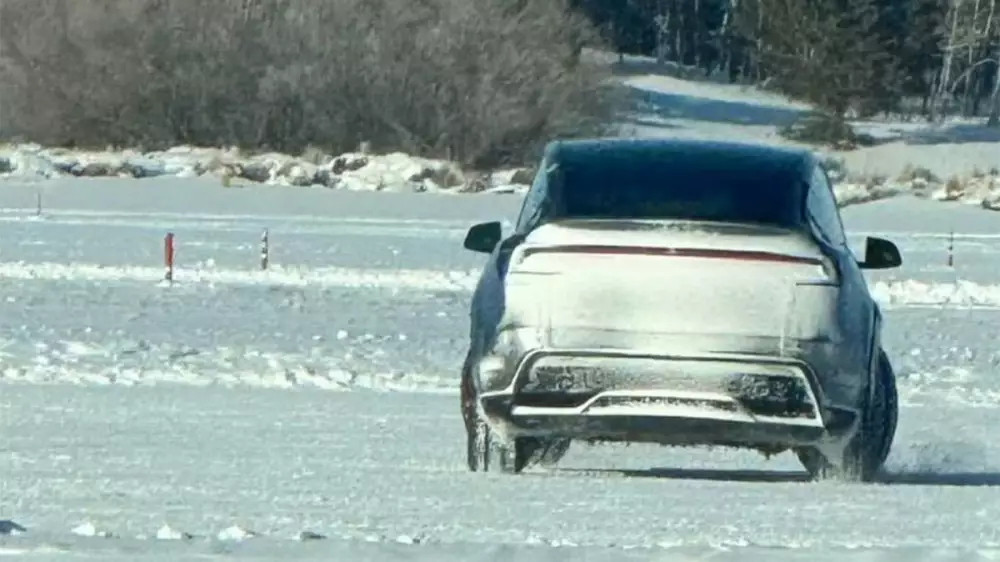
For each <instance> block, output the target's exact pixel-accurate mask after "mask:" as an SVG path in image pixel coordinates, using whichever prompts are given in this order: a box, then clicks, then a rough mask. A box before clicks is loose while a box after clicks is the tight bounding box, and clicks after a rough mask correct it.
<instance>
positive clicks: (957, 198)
mask: <svg viewBox="0 0 1000 562" xmlns="http://www.w3.org/2000/svg"><path fill="white" fill-rule="evenodd" d="M833 191H834V195H835V196H836V197H837V202H838V203H839V204H840V206H841V207H847V206H849V205H857V204H860V203H869V202H872V201H879V200H882V199H888V198H890V197H897V196H900V195H912V196H916V197H919V198H923V199H929V200H933V201H944V202H955V203H962V204H966V205H974V206H977V207H982V208H984V209H987V210H990V211H998V210H1000V173H998V174H989V175H973V176H971V177H967V178H952V179H950V180H948V181H942V180H940V179H937V178H933V177H931V178H927V177H916V178H909V179H897V180H886V179H884V178H879V177H873V178H869V179H866V180H862V181H858V180H845V181H841V182H835V183H834V188H833Z"/></svg>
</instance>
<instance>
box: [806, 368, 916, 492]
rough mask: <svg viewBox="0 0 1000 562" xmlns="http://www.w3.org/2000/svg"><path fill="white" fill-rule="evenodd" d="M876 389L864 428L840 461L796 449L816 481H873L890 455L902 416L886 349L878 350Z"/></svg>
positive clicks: (817, 451) (865, 412)
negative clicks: (900, 415)
mask: <svg viewBox="0 0 1000 562" xmlns="http://www.w3.org/2000/svg"><path fill="white" fill-rule="evenodd" d="M877 369H878V370H877V371H876V373H875V380H874V382H875V385H876V386H875V392H874V393H873V396H872V400H871V402H870V403H869V404H868V407H867V408H865V410H864V411H863V413H862V419H861V427H859V428H858V431H857V433H856V434H855V435H854V437H852V438H851V440H850V442H849V443H848V444H847V446H846V447H845V448H844V453H843V458H842V459H840V462H831V461H830V459H827V458H826V457H825V456H824V455H823V454H822V453H821V452H820V451H819V450H818V449H816V448H812V447H809V448H803V449H799V450H797V451H796V454H797V455H798V457H799V460H800V461H801V462H802V466H804V467H805V469H806V471H807V472H809V474H810V476H811V477H812V478H813V479H816V480H829V479H834V480H848V481H854V482H871V481H873V480H875V478H877V477H878V475H879V472H880V471H881V469H882V466H883V465H884V464H885V461H886V459H887V458H888V457H889V452H890V450H891V449H892V442H893V440H894V439H895V436H896V425H897V423H898V419H899V396H898V394H897V389H896V375H895V373H894V372H893V368H892V364H891V363H890V362H889V357H888V356H887V355H886V353H885V351H883V350H879V355H878V364H877Z"/></svg>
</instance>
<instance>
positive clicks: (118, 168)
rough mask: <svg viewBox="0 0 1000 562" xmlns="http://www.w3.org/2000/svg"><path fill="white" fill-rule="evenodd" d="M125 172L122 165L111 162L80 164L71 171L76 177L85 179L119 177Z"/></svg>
mask: <svg viewBox="0 0 1000 562" xmlns="http://www.w3.org/2000/svg"><path fill="white" fill-rule="evenodd" d="M122 171H123V166H122V165H121V164H112V163H109V162H80V163H78V164H77V165H76V166H74V167H73V169H72V170H71V171H70V173H72V174H73V175H74V176H79V177H83V178H106V177H113V176H117V175H118V174H120V173H121V172H122Z"/></svg>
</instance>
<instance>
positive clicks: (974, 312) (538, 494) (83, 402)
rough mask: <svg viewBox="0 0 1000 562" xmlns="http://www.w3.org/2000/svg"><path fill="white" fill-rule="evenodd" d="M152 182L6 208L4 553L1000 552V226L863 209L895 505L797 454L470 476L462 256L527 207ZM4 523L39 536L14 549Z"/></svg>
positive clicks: (649, 458)
mask: <svg viewBox="0 0 1000 562" xmlns="http://www.w3.org/2000/svg"><path fill="white" fill-rule="evenodd" d="M148 182H150V183H143V184H141V185H139V186H137V185H136V184H135V183H131V182H114V181H110V182H106V181H101V182H97V181H94V182H82V181H80V180H75V181H73V182H69V181H66V182H64V183H55V182H54V183H52V184H48V185H46V186H45V187H44V189H45V192H44V199H43V200H44V202H45V207H44V212H43V216H42V217H41V218H36V217H33V215H34V212H35V210H34V209H35V201H36V199H35V197H36V195H35V189H36V187H25V188H21V187H16V186H5V188H4V190H0V556H2V555H4V554H12V555H19V556H20V557H23V558H24V559H28V560H49V559H53V560H54V559H58V560H65V559H92V560H102V561H104V560H109V561H110V560H137V561H145V560H185V559H196V558H198V557H199V556H201V555H211V556H215V557H219V558H223V559H224V558H227V557H236V558H239V557H246V558H256V559H262V560H273V559H287V560H297V559H314V560H330V559H333V560H352V561H354V560H359V561H362V560H398V559H410V560H418V561H421V562H423V561H428V562H431V561H440V562H449V561H451V560H473V561H477V560H498V559H513V560H531V561H534V560H537V561H545V562H549V561H554V560H567V561H568V560H602V561H603V560H608V561H611V560H616V561H617V560H657V561H667V560H713V561H730V560H732V561H736V560H741V561H745V560H752V561H756V560H777V561H779V562H780V561H785V560H803V561H804V560H810V561H812V560H864V561H866V562H873V561H886V560H893V561H899V562H906V561H911V560H912V561H922V560H935V561H937V560H942V561H943V560H956V561H959V560H961V561H966V560H968V561H975V560H991V559H996V557H997V556H1000V442H998V441H997V440H996V439H994V436H995V434H996V432H997V429H996V428H997V427H1000V378H998V376H997V371H998V369H1000V367H998V364H1000V346H998V344H997V343H996V336H995V334H996V330H997V326H998V325H1000V215H997V214H995V213H987V212H981V211H978V210H975V209H971V208H968V207H964V206H958V207H951V206H948V205H946V204H942V203H936V202H928V201H913V200H892V201H884V202H880V203H875V204H871V205H862V206H859V207H852V208H849V209H848V210H847V211H846V212H845V214H846V217H847V222H848V226H849V228H850V229H851V230H852V231H853V232H854V233H856V234H859V235H860V234H861V233H865V232H878V233H892V237H893V238H894V239H895V240H896V241H897V242H899V244H900V246H901V247H902V250H903V252H904V259H905V260H906V264H905V266H904V267H903V268H902V269H901V270H898V271H892V272H887V273H878V274H875V275H873V277H872V281H873V286H874V288H875V292H876V294H877V295H878V297H879V299H880V300H882V302H884V303H885V308H886V316H887V327H886V340H887V341H886V345H887V347H888V349H889V351H890V353H891V355H892V356H893V358H894V361H895V362H896V365H897V370H898V372H899V376H900V393H901V400H902V406H903V407H902V412H901V419H900V430H899V436H898V438H897V444H896V448H895V450H894V451H893V454H892V455H891V457H890V460H889V463H888V464H889V467H888V468H889V469H888V471H887V474H886V475H885V478H884V484H883V485H873V486H859V485H846V484H836V483H822V484H810V483H805V482H803V481H802V478H803V474H802V473H801V472H800V470H799V467H798V464H797V462H796V461H795V460H794V459H792V458H791V457H790V456H789V455H782V456H780V457H777V458H774V459H771V460H765V459H763V458H762V457H759V456H757V455H755V454H753V453H744V452H732V451H727V450H689V449H665V448H655V447H639V446H633V447H627V448H626V447H608V446H603V447H594V448H589V447H577V448H576V449H574V450H573V451H572V452H571V454H570V455H569V456H568V457H567V458H566V459H565V461H564V462H563V463H561V464H560V466H559V468H558V469H556V470H553V471H549V472H532V473H528V474H524V475H521V476H517V477H503V476H499V475H483V474H469V473H468V472H467V471H466V470H465V468H464V465H463V457H462V450H463V436H462V430H461V423H460V419H459V416H458V408H457V400H456V396H455V392H454V390H455V382H456V380H457V369H456V365H457V364H458V363H459V361H460V360H461V358H462V354H463V353H464V345H465V337H466V332H467V324H466V304H467V300H468V296H469V287H470V286H471V283H472V282H473V280H474V276H475V274H476V268H478V266H479V264H480V261H481V258H479V257H477V256H475V255H472V254H468V253H466V252H463V251H462V250H461V247H460V246H461V238H462V235H463V233H464V230H465V227H466V226H467V225H468V224H470V223H472V222H475V221H477V220H485V219H489V218H507V219H511V218H513V216H514V214H515V212H516V207H517V203H518V200H517V199H516V198H515V197H512V196H467V197H464V196H434V195H426V194H423V195H403V194H378V193H374V194H372V193H345V192H330V191H324V190H287V189H280V188H253V189H251V188H247V189H239V190H235V189H234V190H223V189H218V188H217V187H215V186H209V185H203V184H200V183H199V182H198V181H177V180H169V181H167V180H162V181H161V180H148ZM263 228H268V229H269V231H270V235H271V241H272V244H273V247H272V252H273V254H272V260H273V264H275V266H276V269H275V270H273V271H271V272H269V273H260V272H258V271H256V267H257V259H258V256H257V252H258V243H259V236H260V233H261V231H262V229H263ZM168 230H169V231H172V232H174V233H176V235H177V244H178V249H177V259H178V268H179V269H178V271H177V282H176V283H175V284H174V285H173V286H171V287H168V286H164V285H162V284H160V283H158V281H159V279H160V277H161V276H162V246H161V244H162V237H163V234H164V233H165V232H167V231H168ZM953 231H954V232H955V235H954V240H953V243H952V245H953V248H954V249H953V254H954V261H955V266H954V268H950V267H947V265H946V260H947V254H948V250H947V248H948V244H949V239H951V238H952V236H951V233H952V232H953ZM11 522H12V523H16V524H17V525H19V526H22V527H23V528H25V529H27V531H26V532H24V533H21V534H17V533H15V534H12V535H10V536H2V535H4V534H5V533H4V531H5V530H8V531H9V530H10V528H11V527H12V525H11V524H10V523H11ZM165 525H166V526H169V529H163V527H164V526H165ZM241 530H242V531H252V532H254V533H256V534H257V536H256V537H254V538H252V539H251V540H242V541H241V540H236V539H237V538H238V537H239V535H240V534H241ZM74 531H75V532H74ZM303 532H306V533H317V534H319V535H322V536H324V537H326V540H316V541H301V540H296V537H298V535H299V534H300V533H303ZM158 533H159V534H160V535H161V536H162V537H169V536H174V535H177V534H181V533H188V534H190V535H193V538H190V539H188V540H165V539H164V538H161V539H158V538H157V535H158ZM220 533H221V536H220ZM94 534H96V535H108V536H107V537H105V536H86V535H94Z"/></svg>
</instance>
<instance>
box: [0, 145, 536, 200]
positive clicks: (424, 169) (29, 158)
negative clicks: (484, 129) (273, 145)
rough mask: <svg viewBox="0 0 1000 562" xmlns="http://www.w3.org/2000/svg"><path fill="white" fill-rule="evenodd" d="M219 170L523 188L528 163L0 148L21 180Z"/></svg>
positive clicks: (334, 183)
mask: <svg viewBox="0 0 1000 562" xmlns="http://www.w3.org/2000/svg"><path fill="white" fill-rule="evenodd" d="M206 175H211V176H216V177H218V178H219V180H220V182H221V183H222V184H223V185H224V186H226V187H238V186H240V185H246V184H248V183H258V184H267V185H282V186H302V187H308V186H313V187H327V188H338V189H350V190H359V191H414V192H467V191H476V192H482V191H486V192H516V191H519V190H523V187H524V183H527V182H526V181H525V180H524V178H525V174H524V172H523V171H522V170H516V169H515V170H502V171H498V172H493V173H489V174H478V173H473V172H467V171H464V170H462V169H461V168H460V167H459V166H458V165H457V164H455V163H453V162H448V161H445V160H434V159H429V158H420V157H417V156H410V155H408V154H403V153H398V152H396V153H391V154H381V155H376V154H367V153H347V154H341V155H339V156H331V155H328V154H319V153H315V154H307V155H304V156H300V157H296V156H289V155H286V154H277V153H266V154H255V155H247V154H243V153H241V152H240V151H239V150H237V149H216V148H198V147H190V146H179V147H174V148H171V149H169V150H164V151H158V152H146V153H142V152H138V151H135V150H124V151H112V150H108V151H103V152H91V151H77V150H67V149H59V148H44V147H41V146H38V145H17V146H7V147H2V148H0V176H7V177H14V178H17V179H49V178H56V177H66V176H76V177H131V178H152V177H161V176H172V177H198V176H206Z"/></svg>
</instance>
